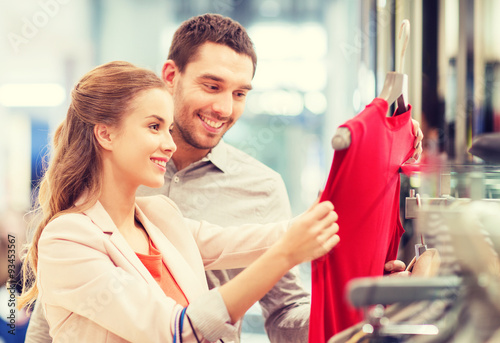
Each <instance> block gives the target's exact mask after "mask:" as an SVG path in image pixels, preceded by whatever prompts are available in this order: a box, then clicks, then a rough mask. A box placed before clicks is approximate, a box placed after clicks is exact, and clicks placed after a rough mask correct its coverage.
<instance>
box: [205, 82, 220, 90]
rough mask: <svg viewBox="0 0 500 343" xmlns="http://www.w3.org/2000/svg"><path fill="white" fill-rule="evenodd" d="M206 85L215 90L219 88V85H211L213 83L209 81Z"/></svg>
mask: <svg viewBox="0 0 500 343" xmlns="http://www.w3.org/2000/svg"><path fill="white" fill-rule="evenodd" d="M205 86H206V87H207V88H208V89H210V90H213V91H215V90H217V89H219V88H218V87H217V86H215V85H211V84H208V83H207V84H205Z"/></svg>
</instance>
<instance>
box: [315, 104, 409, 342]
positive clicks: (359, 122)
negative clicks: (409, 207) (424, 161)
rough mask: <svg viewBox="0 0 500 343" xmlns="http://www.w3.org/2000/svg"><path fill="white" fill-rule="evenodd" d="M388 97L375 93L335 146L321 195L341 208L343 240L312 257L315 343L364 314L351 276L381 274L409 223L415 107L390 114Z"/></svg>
mask: <svg viewBox="0 0 500 343" xmlns="http://www.w3.org/2000/svg"><path fill="white" fill-rule="evenodd" d="M387 110H388V104H387V102H386V101H385V100H383V99H380V98H376V99H374V100H373V101H372V103H371V104H369V105H368V106H366V108H365V109H364V110H363V111H362V112H361V113H359V114H358V115H357V116H355V117H354V118H353V119H350V120H348V121H347V122H346V123H345V124H343V125H342V126H344V127H347V128H348V129H349V130H350V132H351V144H350V146H349V148H347V149H345V150H340V151H335V154H334V158H333V163H332V167H331V170H330V175H329V177H328V181H327V184H326V187H325V190H324V192H323V195H322V199H321V200H330V201H331V202H332V203H333V205H334V206H335V211H336V212H337V213H338V215H339V219H338V224H339V227H340V229H339V236H340V243H339V244H338V245H337V246H336V247H335V248H334V249H333V250H332V251H331V252H330V253H329V254H328V255H326V256H324V257H322V258H320V259H318V260H315V261H313V262H312V268H311V273H312V299H311V317H310V324H309V325H310V326H309V342H310V343H323V342H327V341H328V339H329V338H331V337H332V336H333V335H334V334H335V333H338V332H340V331H342V330H344V329H346V328H348V327H350V326H352V325H354V324H356V323H358V322H359V321H360V320H362V319H363V318H362V312H361V311H360V310H356V309H354V308H353V307H352V306H351V305H350V304H349V303H348V300H347V294H346V292H345V289H346V287H345V286H346V284H347V282H348V281H350V280H352V279H354V278H357V277H366V276H380V275H383V273H384V264H385V262H386V261H389V260H394V259H396V258H397V252H398V246H399V240H400V238H401V235H402V234H403V232H404V229H403V227H402V225H401V222H400V220H399V188H400V179H399V169H400V167H401V165H402V164H403V163H404V162H405V161H406V160H408V158H410V157H411V155H412V153H413V151H414V149H413V146H412V145H413V141H414V139H415V136H414V135H413V133H412V128H413V126H412V122H411V106H409V109H408V111H407V112H405V113H403V114H400V115H398V116H395V117H386V113H387Z"/></svg>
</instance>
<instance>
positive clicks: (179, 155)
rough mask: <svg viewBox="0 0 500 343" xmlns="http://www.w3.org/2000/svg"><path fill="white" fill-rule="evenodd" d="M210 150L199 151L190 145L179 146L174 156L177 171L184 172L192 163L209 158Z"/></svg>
mask: <svg viewBox="0 0 500 343" xmlns="http://www.w3.org/2000/svg"><path fill="white" fill-rule="evenodd" d="M209 152H210V149H197V148H194V147H192V146H190V145H188V144H178V145H177V150H176V151H175V153H174V155H173V156H172V160H173V161H174V164H175V167H176V168H177V170H182V169H184V168H186V167H187V166H189V165H190V164H191V163H194V162H197V161H199V160H201V159H202V158H203V157H205V156H207V155H208V153H209Z"/></svg>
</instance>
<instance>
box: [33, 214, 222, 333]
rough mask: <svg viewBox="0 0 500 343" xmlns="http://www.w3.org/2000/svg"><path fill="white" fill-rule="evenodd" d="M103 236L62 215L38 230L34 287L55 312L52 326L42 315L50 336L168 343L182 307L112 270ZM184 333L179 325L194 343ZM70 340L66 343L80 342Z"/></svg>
mask: <svg viewBox="0 0 500 343" xmlns="http://www.w3.org/2000/svg"><path fill="white" fill-rule="evenodd" d="M104 237H106V234H105V233H103V231H102V230H101V229H99V228H98V227H97V226H95V225H94V224H93V223H92V222H91V220H90V219H89V218H88V217H86V216H85V215H82V214H68V215H63V216H61V217H59V218H57V219H55V220H53V221H52V222H51V223H49V224H48V225H47V226H46V228H45V229H44V231H43V233H42V236H41V238H40V241H39V244H38V248H39V253H38V256H39V258H38V277H37V279H38V281H37V282H38V287H39V290H40V299H41V300H42V303H43V304H44V305H48V306H47V307H46V308H47V309H49V308H50V309H51V310H53V311H55V312H58V313H59V315H56V316H55V317H52V318H57V320H56V319H54V320H53V321H52V322H51V320H50V319H51V316H50V315H49V313H47V319H48V321H49V324H50V326H51V335H52V336H57V335H59V336H61V335H68V333H69V334H73V335H77V334H78V333H80V334H82V333H86V334H92V333H95V332H96V330H97V331H99V330H102V328H104V329H105V330H107V331H109V332H111V333H113V334H114V335H117V336H119V337H121V338H123V339H125V340H127V341H131V342H172V339H173V333H174V328H175V327H176V325H177V324H178V321H176V320H178V316H179V313H180V311H181V310H182V307H181V306H180V305H178V304H176V303H175V301H174V300H173V299H171V298H168V297H158V296H157V294H156V293H155V294H153V292H152V290H151V288H150V287H147V283H145V280H144V279H141V278H140V277H137V275H132V273H130V272H127V271H125V270H124V269H123V268H120V267H118V266H116V265H115V264H114V263H113V261H112V259H111V258H110V256H109V255H108V253H107V251H106V246H105V244H104V242H105V239H104ZM61 311H62V312H61ZM61 313H64V314H63V315H61ZM226 313H227V311H226ZM95 324H97V326H95V327H94V328H92V325H95ZM68 326H69V328H68ZM190 330H191V329H190V328H189V325H188V326H187V327H186V326H184V331H183V337H184V338H186V341H191V339H192V341H194V336H193V335H192V332H191V331H190ZM84 336H86V335H84ZM74 338H75V340H71V339H70V340H69V341H77V340H79V339H82V337H74ZM85 339H89V340H88V341H91V340H90V338H89V337H86V338H85ZM95 341H98V340H95Z"/></svg>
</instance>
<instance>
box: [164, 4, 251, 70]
mask: <svg viewBox="0 0 500 343" xmlns="http://www.w3.org/2000/svg"><path fill="white" fill-rule="evenodd" d="M206 42H213V43H217V44H222V45H225V46H227V47H229V48H231V49H233V50H234V51H236V52H237V53H239V54H244V55H247V56H249V57H250V58H251V59H252V63H253V72H254V74H255V68H256V66H257V55H256V54H255V50H254V46H253V43H252V40H251V39H250V37H249V36H248V34H247V32H246V30H245V28H244V27H243V26H241V24H240V23H238V22H237V21H235V20H233V19H231V18H229V17H224V16H221V15H219V14H211V13H207V14H203V15H199V16H196V17H192V18H190V19H188V20H186V21H184V22H183V23H182V24H181V26H180V27H179V28H178V29H177V31H175V34H174V38H173V39H172V45H171V46H170V51H169V53H168V59H170V60H173V61H174V62H175V64H176V65H177V67H178V68H179V71H180V72H183V71H184V70H185V68H186V65H187V64H188V63H189V62H191V60H192V59H194V58H195V57H196V54H197V53H198V48H199V47H200V46H201V45H203V44H204V43H206Z"/></svg>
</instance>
